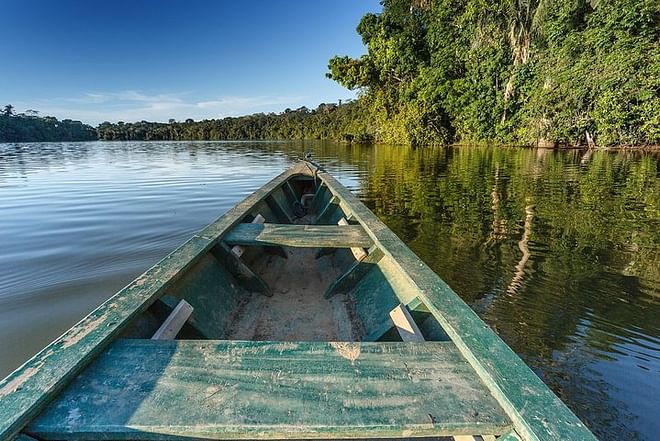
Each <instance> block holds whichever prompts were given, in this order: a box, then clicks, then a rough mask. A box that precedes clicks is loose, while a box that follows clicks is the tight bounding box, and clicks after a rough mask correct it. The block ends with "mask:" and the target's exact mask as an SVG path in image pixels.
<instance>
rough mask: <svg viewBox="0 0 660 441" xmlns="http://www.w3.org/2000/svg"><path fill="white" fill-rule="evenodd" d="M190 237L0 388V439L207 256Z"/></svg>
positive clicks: (202, 242)
mask: <svg viewBox="0 0 660 441" xmlns="http://www.w3.org/2000/svg"><path fill="white" fill-rule="evenodd" d="M210 246H211V242H210V241H209V240H208V239H205V238H201V237H197V236H195V237H193V238H192V239H190V240H189V241H188V242H186V243H185V244H183V245H182V246H181V247H180V248H178V249H177V250H176V251H174V252H173V253H172V254H170V255H169V256H167V257H166V258H165V259H163V260H161V261H160V262H159V263H158V264H156V265H155V266H153V267H152V268H151V269H149V270H148V271H147V272H145V273H144V274H142V275H141V276H140V277H138V278H137V279H135V280H134V281H133V282H131V283H130V284H129V285H128V286H127V287H126V288H124V289H122V290H121V291H119V292H118V293H117V294H116V295H114V296H113V297H111V298H110V299H109V300H107V301H106V302H105V303H103V304H102V305H101V306H99V307H98V308H97V309H96V310H94V311H93V312H92V313H90V314H89V315H88V316H87V317H85V318H83V319H82V320H81V321H80V322H78V324H77V325H75V326H74V327H72V328H71V329H69V330H68V331H67V332H66V333H65V334H64V335H62V336H61V337H60V338H58V339H57V340H55V341H54V342H53V343H51V344H49V345H48V346H46V347H45V348H44V349H42V350H41V351H40V352H39V353H38V354H37V355H35V356H34V357H32V358H31V359H30V360H28V361H27V362H26V363H25V364H23V365H22V366H21V367H19V368H18V369H16V370H15V371H14V372H13V373H12V374H10V375H9V376H8V377H7V378H5V379H4V380H2V382H0V439H2V440H5V439H8V438H11V437H13V436H14V435H15V434H16V433H17V432H18V431H19V430H20V429H21V428H22V427H23V426H24V425H25V424H27V422H29V421H30V420H31V419H32V418H33V417H34V416H35V415H37V414H38V413H39V412H40V411H41V409H42V408H43V407H45V405H46V404H48V402H49V401H50V400H51V399H53V398H54V397H55V396H56V395H57V394H58V393H59V392H60V391H61V390H62V389H63V388H64V387H65V386H66V385H67V384H68V383H69V382H70V381H71V380H72V379H73V378H74V377H75V376H76V375H77V374H78V373H79V372H80V371H81V370H82V369H83V368H84V367H85V366H86V365H87V364H88V363H89V362H91V361H92V360H93V359H94V358H95V357H96V356H97V355H98V354H99V353H101V352H102V351H103V349H104V348H105V347H106V345H107V344H108V343H110V342H111V341H112V339H113V338H114V337H115V336H117V335H118V334H119V333H120V332H121V330H122V329H123V328H124V327H125V326H126V325H127V324H128V323H129V322H130V321H131V319H133V318H134V317H136V316H137V315H139V314H140V313H141V312H143V311H144V310H146V309H147V307H148V306H149V305H151V303H153V302H154V301H155V300H156V299H157V298H158V297H159V296H160V295H161V294H162V293H163V292H164V291H165V290H166V289H167V287H168V286H170V285H171V284H172V283H173V282H174V281H175V280H176V279H177V277H179V276H180V275H181V274H182V273H185V271H186V270H187V269H188V268H190V266H191V265H193V264H194V263H195V261H196V260H197V259H198V257H199V256H200V254H203V253H205V252H206V251H207V250H208V249H209V247H210Z"/></svg>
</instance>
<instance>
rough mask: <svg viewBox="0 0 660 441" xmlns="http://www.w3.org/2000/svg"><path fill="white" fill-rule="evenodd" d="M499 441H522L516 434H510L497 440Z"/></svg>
mask: <svg viewBox="0 0 660 441" xmlns="http://www.w3.org/2000/svg"><path fill="white" fill-rule="evenodd" d="M497 441H520V438H519V437H518V434H517V433H516V432H508V433H505V434H504V435H502V436H500V437H498V438H497Z"/></svg>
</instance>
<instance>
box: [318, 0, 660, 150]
mask: <svg viewBox="0 0 660 441" xmlns="http://www.w3.org/2000/svg"><path fill="white" fill-rule="evenodd" d="M382 4H383V11H382V13H380V14H367V15H365V16H364V17H363V18H362V20H361V21H360V24H359V25H358V27H357V31H358V33H359V34H360V35H361V36H362V40H363V42H364V43H365V45H366V46H367V48H368V53H367V54H366V55H364V56H362V57H360V58H358V59H353V58H349V57H334V58H333V59H332V60H330V66H329V67H330V73H329V74H328V76H329V77H330V78H333V79H335V80H336V81H338V82H339V83H341V84H342V85H344V86H346V87H348V88H350V89H359V90H361V91H362V96H361V98H360V99H361V100H362V101H364V102H365V104H366V106H367V108H368V109H370V111H371V115H370V117H371V118H373V120H374V121H375V123H376V127H377V131H376V133H375V135H376V139H377V140H379V141H386V142H402V141H403V142H407V143H410V144H436V143H446V142H452V141H471V142H475V141H476V142H482V141H496V142H504V143H521V144H531V145H535V144H589V145H594V144H598V145H603V146H606V145H614V144H658V143H660V2H658V1H657V0H498V1H495V2H492V1H485V0H383V1H382Z"/></svg>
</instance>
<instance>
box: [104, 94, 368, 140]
mask: <svg viewBox="0 0 660 441" xmlns="http://www.w3.org/2000/svg"><path fill="white" fill-rule="evenodd" d="M367 115H368V110H367V109H365V106H364V104H363V103H362V102H359V101H357V102H349V103H346V104H341V105H338V104H325V103H324V104H320V105H319V106H318V107H317V108H316V109H313V110H312V109H308V108H307V107H301V108H299V109H295V110H291V109H286V110H285V111H284V112H282V113H257V114H254V115H247V116H239V117H229V118H223V119H209V120H204V121H197V122H195V121H193V120H192V119H188V120H186V121H184V122H176V121H174V120H170V122H169V123H168V124H165V123H154V122H147V121H141V122H136V123H124V122H121V121H120V122H118V123H116V124H112V123H109V122H104V123H102V124H100V125H99V126H98V136H99V139H103V140H123V141H128V140H140V141H141V140H174V141H176V140H222V139H230V140H238V139H335V140H345V141H350V142H370V141H372V140H373V139H372V136H371V134H372V133H374V131H375V128H374V127H371V126H370V122H369V118H368V117H367Z"/></svg>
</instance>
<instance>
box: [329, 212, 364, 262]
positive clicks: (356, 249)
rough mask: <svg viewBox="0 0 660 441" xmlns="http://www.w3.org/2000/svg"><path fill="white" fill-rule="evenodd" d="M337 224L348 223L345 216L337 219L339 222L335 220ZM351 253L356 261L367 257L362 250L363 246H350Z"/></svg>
mask: <svg viewBox="0 0 660 441" xmlns="http://www.w3.org/2000/svg"><path fill="white" fill-rule="evenodd" d="M337 225H350V224H349V223H348V221H347V220H346V218H345V217H342V218H341V219H339V222H337ZM360 228H362V227H360ZM365 234H366V233H365ZM370 242H371V241H370ZM351 253H353V257H355V260H357V261H360V260H362V259H364V258H365V257H367V252H366V251H365V250H364V248H360V247H352V248H351Z"/></svg>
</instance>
